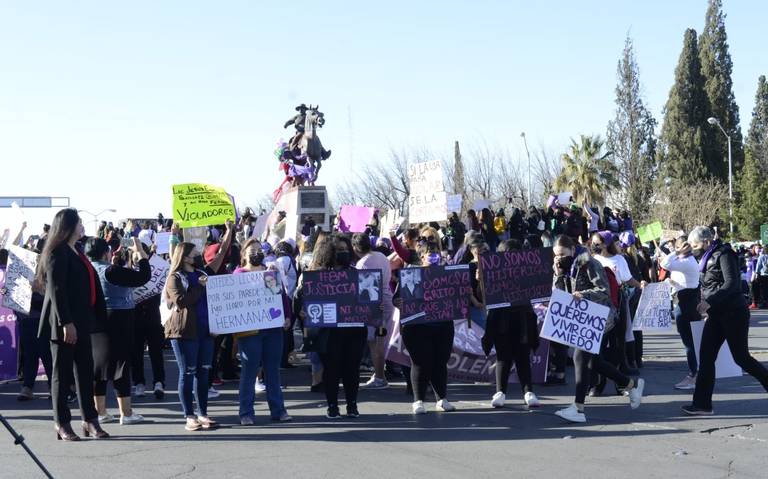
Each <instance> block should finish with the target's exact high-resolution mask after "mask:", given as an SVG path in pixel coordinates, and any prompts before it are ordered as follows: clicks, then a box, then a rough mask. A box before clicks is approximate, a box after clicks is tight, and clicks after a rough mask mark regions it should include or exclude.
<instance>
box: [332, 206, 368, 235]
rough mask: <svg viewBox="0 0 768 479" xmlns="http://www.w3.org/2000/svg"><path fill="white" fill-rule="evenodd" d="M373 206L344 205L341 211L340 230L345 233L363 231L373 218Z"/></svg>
mask: <svg viewBox="0 0 768 479" xmlns="http://www.w3.org/2000/svg"><path fill="white" fill-rule="evenodd" d="M373 211H374V210H373V208H369V207H367V206H352V205H344V206H342V207H341V210H340V211H339V231H341V232H343V233H363V232H364V231H365V229H366V227H367V225H369V224H370V223H371V219H372V218H373Z"/></svg>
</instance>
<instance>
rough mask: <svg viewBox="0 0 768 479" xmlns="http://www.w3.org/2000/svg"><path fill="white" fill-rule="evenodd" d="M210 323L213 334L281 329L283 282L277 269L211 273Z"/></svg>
mask: <svg viewBox="0 0 768 479" xmlns="http://www.w3.org/2000/svg"><path fill="white" fill-rule="evenodd" d="M205 290H206V295H207V298H208V326H209V327H210V329H211V333H213V334H229V333H242V332H245V331H256V330H260V329H271V328H281V327H283V324H285V312H284V311H283V296H282V291H283V285H282V283H281V282H280V275H279V274H278V272H277V271H253V272H247V273H239V274H222V275H217V276H209V277H208V284H207V285H206V288H205Z"/></svg>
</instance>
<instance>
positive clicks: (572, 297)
mask: <svg viewBox="0 0 768 479" xmlns="http://www.w3.org/2000/svg"><path fill="white" fill-rule="evenodd" d="M571 200H572V199H571V198H568V199H567V200H565V201H562V202H561V201H560V199H558V198H556V197H554V196H553V197H552V198H550V202H549V204H548V205H547V206H546V208H537V207H534V206H531V207H530V208H529V209H528V211H521V210H520V209H518V208H514V209H513V210H512V211H511V214H507V212H505V211H504V210H503V209H498V210H496V211H492V210H491V209H490V205H485V206H484V207H483V208H481V209H479V211H475V210H473V209H470V210H468V211H466V213H465V214H464V215H462V216H460V214H459V213H458V212H453V213H450V214H449V215H447V218H446V219H445V220H444V221H430V222H410V223H409V222H407V221H404V219H403V218H401V217H397V219H396V221H394V222H391V221H390V222H387V221H384V217H383V216H381V217H380V215H379V212H378V211H373V210H372V209H371V211H373V213H372V215H370V217H369V218H367V221H365V224H364V225H363V226H362V227H351V228H350V226H349V225H348V224H345V221H344V220H345V218H344V217H343V215H339V216H337V218H336V220H337V221H336V225H335V227H332V228H331V231H324V230H323V228H322V227H320V226H318V225H315V224H314V222H313V221H312V219H311V218H307V219H306V220H305V221H303V223H300V224H298V225H297V226H296V227H295V228H294V229H296V231H295V235H294V234H293V233H294V232H291V231H290V230H291V226H290V225H287V224H286V222H287V219H286V214H285V212H275V214H273V215H269V216H268V220H269V221H268V222H267V221H266V220H267V218H261V221H259V220H260V218H259V217H257V216H256V215H254V213H253V212H252V211H251V210H250V209H247V210H246V211H245V212H244V213H243V214H237V213H235V214H234V215H230V216H227V213H226V212H225V213H224V216H226V220H224V221H220V223H219V224H209V225H205V226H196V227H186V226H184V225H183V224H182V222H181V221H179V219H178V218H174V219H165V218H163V217H162V216H160V217H158V219H157V220H151V221H143V222H138V221H130V220H128V221H126V222H124V223H122V224H120V225H113V224H111V223H110V224H107V223H102V224H101V225H100V226H99V227H98V232H97V234H96V235H95V236H86V235H85V233H84V228H83V223H82V221H81V219H80V217H79V216H78V213H77V210H75V209H69V208H68V209H64V210H61V211H59V212H58V213H57V214H56V215H55V217H54V218H53V220H52V222H51V224H50V226H47V225H46V227H45V228H44V231H43V232H42V234H41V235H40V236H39V237H38V236H35V237H31V238H33V239H31V240H30V241H27V242H22V236H21V234H20V235H19V237H17V238H9V239H8V241H7V244H6V246H7V248H4V249H1V250H0V268H2V269H3V271H4V276H5V277H6V279H7V278H9V277H10V274H11V270H12V269H13V268H14V264H17V263H24V261H25V259H24V258H31V259H30V260H29V261H28V262H27V264H28V265H31V266H30V268H31V273H30V274H28V276H29V278H28V279H29V282H28V284H29V291H27V292H26V296H28V297H25V291H16V292H13V291H11V288H9V283H8V282H6V287H5V288H3V289H2V291H0V292H2V294H3V297H4V301H3V304H4V305H6V306H7V305H9V303H10V302H12V301H10V300H11V299H13V298H21V301H20V302H21V303H24V302H25V301H26V302H27V304H26V305H25V304H21V305H20V307H19V306H18V305H17V307H15V308H14V310H15V311H16V312H15V314H16V316H17V323H16V324H17V328H18V334H19V338H20V341H19V343H20V347H19V354H20V360H19V371H18V372H19V378H20V379H21V381H22V382H21V389H20V392H19V394H18V399H19V400H20V401H24V400H29V399H32V398H34V397H35V388H36V387H37V388H39V387H40V384H39V383H37V384H36V377H37V376H38V367H39V366H38V365H39V364H40V363H42V365H43V369H44V371H45V377H46V379H47V385H48V387H49V389H50V396H51V401H52V409H53V418H54V423H55V428H56V435H57V438H58V439H61V440H65V441H76V440H80V436H79V434H78V432H79V431H76V429H75V428H73V427H72V425H71V421H72V415H71V413H70V405H72V404H74V402H75V401H76V400H77V401H78V403H79V407H80V415H81V419H82V427H81V428H79V430H81V431H82V433H83V435H85V436H86V437H90V436H93V437H94V438H108V437H109V433H107V432H106V431H105V430H104V428H106V429H111V428H110V427H109V424H110V423H115V422H119V423H120V424H121V425H132V424H137V423H141V422H143V421H144V420H145V418H144V417H143V416H142V415H141V414H140V411H137V410H136V409H134V408H133V404H132V401H131V400H132V398H135V397H142V396H144V395H145V394H148V393H149V394H153V395H154V396H155V398H157V399H158V400H162V399H165V398H167V397H168V396H166V388H167V387H168V386H169V383H170V382H171V381H172V382H173V387H175V388H177V389H176V392H177V394H178V399H179V402H180V406H181V407H180V409H179V411H178V412H179V418H180V425H181V423H182V418H183V425H184V427H185V429H186V430H188V431H201V430H209V429H212V428H216V427H217V425H218V423H217V421H216V420H215V419H214V418H212V417H210V416H209V415H208V401H209V399H215V398H217V397H218V395H219V391H217V389H216V388H217V387H218V386H219V385H220V384H222V382H223V381H238V382H239V404H238V405H237V406H235V405H233V408H234V407H237V408H238V411H239V418H240V423H241V424H242V425H253V424H254V423H255V418H254V414H255V413H254V402H255V401H256V398H257V397H259V396H260V395H264V397H265V398H266V403H267V404H268V406H269V412H270V417H271V419H272V420H274V421H278V422H287V421H291V420H292V418H291V416H290V414H289V411H287V410H286V407H285V403H284V398H283V389H282V387H281V377H280V376H281V370H285V369H287V368H295V367H297V364H300V365H301V366H302V367H305V365H306V364H307V363H308V364H309V369H310V372H311V374H307V376H306V387H307V388H308V389H309V390H311V391H312V392H315V393H317V394H322V395H324V396H325V399H326V402H327V409H326V415H327V417H328V418H340V417H341V416H342V412H341V401H340V400H339V396H340V394H339V389H340V388H339V383H340V382H341V385H342V390H343V396H344V398H345V401H344V404H343V405H344V413H345V414H344V415H345V416H346V417H347V418H356V417H358V416H359V415H360V414H364V413H365V407H364V405H362V406H361V404H360V401H359V398H360V394H359V390H360V389H363V390H365V389H384V388H388V387H390V383H389V381H391V380H393V379H401V380H403V381H404V382H405V389H406V391H407V394H408V395H409V396H410V397H412V412H413V414H426V413H427V411H428V410H430V409H434V410H436V411H439V412H450V411H454V410H455V406H454V405H453V404H452V403H451V402H450V398H449V396H450V386H449V380H452V379H453V380H483V381H486V382H489V383H491V384H493V386H492V387H489V389H488V397H489V398H490V400H491V406H492V407H494V408H501V407H504V405H505V401H507V399H508V396H509V394H513V393H511V392H510V390H509V383H510V382H512V378H514V383H517V384H516V385H515V384H514V383H513V385H514V386H515V387H518V386H519V387H520V396H519V398H520V400H521V401H522V403H523V404H524V405H526V406H527V407H529V408H536V407H540V403H539V399H538V398H537V396H536V393H535V391H534V387H535V386H539V385H547V384H568V383H571V382H572V384H573V386H574V388H573V392H574V400H573V403H572V404H570V405H564V407H563V408H562V409H560V410H558V411H557V412H556V414H557V415H558V416H560V417H562V418H563V419H564V420H567V421H571V422H585V421H586V420H587V417H586V415H585V408H584V406H585V403H586V399H587V397H594V396H600V395H603V394H613V392H612V391H613V390H615V392H616V393H618V394H623V395H625V396H626V397H627V401H628V403H629V406H630V408H631V409H635V408H638V407H639V406H640V405H641V403H642V400H643V392H644V384H645V382H644V380H643V378H642V377H641V376H642V374H641V373H642V370H643V341H644V337H643V335H644V334H643V333H644V332H648V331H649V330H654V329H660V330H665V329H671V328H672V327H673V326H672V325H673V323H674V325H675V326H676V328H677V332H678V333H679V336H680V340H681V344H680V347H681V348H683V349H684V351H685V355H686V358H687V366H688V369H689V371H688V374H687V375H686V376H685V377H683V378H681V380H680V382H679V383H677V384H670V385H669V387H670V388H675V389H679V390H690V391H692V394H693V396H692V401H691V403H690V404H689V405H686V406H684V407H683V412H684V413H686V414H689V415H710V414H713V412H714V408H713V403H712V394H713V388H714V383H715V367H714V364H715V360H716V359H717V356H718V352H719V351H720V347H721V345H722V344H723V343H724V342H727V344H728V346H729V348H730V353H731V354H732V358H733V361H734V362H735V364H736V365H737V366H738V367H740V368H741V369H743V370H744V371H745V372H747V373H749V374H750V375H752V376H753V377H754V378H755V379H757V380H758V381H759V382H760V384H762V386H763V387H764V388H765V389H766V390H767V391H768V370H766V368H765V366H763V365H761V364H760V363H759V362H758V361H757V360H755V359H754V358H752V357H751V356H750V355H749V352H748V344H747V343H748V329H749V320H750V311H749V309H750V308H751V309H755V308H765V307H766V306H767V305H768V249H762V248H761V246H760V245H758V244H755V245H753V246H752V247H750V248H749V249H745V248H742V247H739V248H734V247H732V246H731V244H728V243H726V242H724V241H723V240H722V239H721V238H719V237H718V235H717V233H716V231H715V230H713V229H711V228H709V227H707V226H699V227H696V228H694V229H693V230H692V231H690V232H688V233H687V234H686V233H684V232H682V231H679V232H672V233H670V232H668V231H662V229H661V225H660V224H651V225H644V226H640V225H635V224H634V223H633V219H632V216H631V214H630V213H629V212H627V211H614V210H612V209H610V208H608V207H605V208H603V209H602V210H598V209H597V208H594V207H592V206H591V205H588V204H586V203H584V204H576V203H575V202H573V201H571ZM388 217H389V215H388ZM385 223H386V224H385ZM257 224H261V225H262V227H257ZM351 230H354V231H351ZM29 255H31V256H29ZM14 295H15V296H14ZM646 303H649V304H651V307H648V306H647V304H646ZM649 311H650V312H649ZM703 319H706V321H703ZM673 320H674V321H673ZM473 328H480V329H479V331H481V332H482V338H481V340H480V341H479V344H469V345H467V344H465V345H464V347H463V349H462V348H458V346H457V345H459V344H460V343H463V342H465V341H464V340H463V339H461V340H460V338H465V336H461V335H465V334H466V333H467V331H468V330H471V329H473ZM696 330H698V334H694V331H696ZM647 336H648V335H646V339H647ZM695 336H696V337H698V339H697V340H695V339H694V337H695ZM299 338H301V341H297V340H298V339H299ZM698 341H700V345H699V346H698V347H697V345H696V344H694V343H696V342H698ZM299 343H301V344H299ZM457 348H458V349H457ZM167 349H170V350H172V353H173V356H174V357H175V359H176V362H177V363H178V370H179V377H178V378H168V377H166V374H165V368H164V363H163V356H164V354H165V353H164V351H166V350H167ZM145 353H147V354H146V359H145ZM462 354H464V355H465V356H466V357H467V358H474V359H477V358H482V359H483V361H486V359H487V361H486V362H484V363H478V364H485V367H482V368H480V367H478V368H474V367H473V368H472V369H471V370H469V371H467V368H464V369H463V370H462V368H461V367H456V364H451V363H456V362H457V358H456V357H455V356H456V355H458V356H459V358H458V360H461V355H462ZM534 358H535V359H536V360H535V361H534ZM145 360H148V361H149V363H150V364H151V368H150V369H151V371H152V377H151V380H149V378H146V377H145V364H144V363H145ZM571 365H572V367H573V374H572V377H570V376H569V375H568V373H567V372H568V368H569V367H570V366H571ZM361 371H362V372H365V373H370V377H369V378H364V379H363V381H362V382H361ZM462 374H464V375H463V376H462ZM110 383H111V385H112V387H113V388H114V390H115V395H116V397H117V404H116V405H114V404H108V401H107V389H108V387H109V384H110ZM609 383H612V384H609ZM430 388H431V390H432V391H433V393H434V400H435V403H434V407H433V408H432V407H430V406H429V405H428V398H429V397H430V395H429V394H428V390H429V389H430ZM172 389H173V388H172ZM115 406H117V412H118V413H117V414H116V415H112V413H110V410H112V411H115V409H114V407H115ZM102 426H104V428H103V427H102Z"/></svg>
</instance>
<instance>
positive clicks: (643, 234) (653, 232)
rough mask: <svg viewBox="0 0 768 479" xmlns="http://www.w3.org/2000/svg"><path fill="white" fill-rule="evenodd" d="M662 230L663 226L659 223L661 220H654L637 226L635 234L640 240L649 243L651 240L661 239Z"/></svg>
mask: <svg viewBox="0 0 768 479" xmlns="http://www.w3.org/2000/svg"><path fill="white" fill-rule="evenodd" d="M663 231H664V227H663V226H662V225H661V222H660V221H656V222H655V223H651V224H649V225H645V226H640V227H639V228H637V236H638V237H639V238H640V241H641V242H643V243H651V242H653V240H659V239H661V236H662V232H663Z"/></svg>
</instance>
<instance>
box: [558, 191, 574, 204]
mask: <svg viewBox="0 0 768 479" xmlns="http://www.w3.org/2000/svg"><path fill="white" fill-rule="evenodd" d="M572 197H573V195H571V193H570V192H569V191H566V192H565V193H558V194H557V202H558V203H560V205H561V206H568V205H569V204H570V202H571V198H572Z"/></svg>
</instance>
